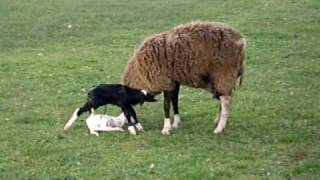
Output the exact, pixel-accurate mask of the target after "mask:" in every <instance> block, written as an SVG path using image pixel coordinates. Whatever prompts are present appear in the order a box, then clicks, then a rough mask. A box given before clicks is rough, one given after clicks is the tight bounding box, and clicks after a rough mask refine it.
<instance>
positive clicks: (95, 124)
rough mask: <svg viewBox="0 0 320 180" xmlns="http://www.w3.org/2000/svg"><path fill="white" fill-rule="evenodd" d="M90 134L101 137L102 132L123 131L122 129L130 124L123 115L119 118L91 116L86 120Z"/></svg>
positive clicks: (100, 115) (99, 115)
mask: <svg viewBox="0 0 320 180" xmlns="http://www.w3.org/2000/svg"><path fill="white" fill-rule="evenodd" d="M86 123H87V127H88V129H89V131H90V134H94V135H96V136H99V133H98V132H101V131H123V129H122V127H123V126H124V125H125V124H127V123H128V121H127V119H126V117H125V116H124V114H123V113H121V114H120V115H119V116H118V117H114V116H109V115H102V114H90V116H89V117H88V118H87V120H86Z"/></svg>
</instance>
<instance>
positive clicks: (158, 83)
mask: <svg viewBox="0 0 320 180" xmlns="http://www.w3.org/2000/svg"><path fill="white" fill-rule="evenodd" d="M245 45H246V41H245V39H244V38H243V37H242V35H241V34H240V33H239V32H238V31H237V30H235V29H234V28H232V27H230V26H228V25H226V24H223V23H218V22H199V21H197V22H193V23H190V24H185V25H179V26H177V27H175V28H173V29H171V30H168V31H165V32H162V33H159V34H157V35H154V36H151V37H148V38H146V39H145V40H144V42H143V43H142V44H141V45H140V47H139V48H138V49H137V50H136V51H135V52H134V54H133V56H132V57H131V59H130V60H129V62H128V64H127V67H126V69H125V71H124V73H123V77H122V84H124V85H127V86H129V87H131V88H135V89H146V90H148V91H149V92H152V93H160V92H162V91H165V90H172V89H173V88H174V86H175V82H179V83H181V84H183V85H187V86H191V87H194V88H204V89H209V90H210V91H212V92H213V93H215V94H219V95H230V94H231V93H232V91H233V89H234V87H235V86H236V82H237V79H238V78H240V80H241V78H242V75H243V71H244V48H245Z"/></svg>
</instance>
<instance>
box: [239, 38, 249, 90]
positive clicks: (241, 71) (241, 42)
mask: <svg viewBox="0 0 320 180" xmlns="http://www.w3.org/2000/svg"><path fill="white" fill-rule="evenodd" d="M237 45H238V46H239V47H240V48H241V50H240V55H241V56H242V59H241V62H240V69H239V72H238V80H239V86H241V84H242V81H243V76H244V66H245V62H244V58H245V57H244V56H245V52H244V51H245V49H246V46H247V41H246V39H245V38H242V39H240V40H239V41H238V42H237Z"/></svg>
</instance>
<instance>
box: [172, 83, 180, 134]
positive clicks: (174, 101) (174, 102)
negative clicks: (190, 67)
mask: <svg viewBox="0 0 320 180" xmlns="http://www.w3.org/2000/svg"><path fill="white" fill-rule="evenodd" d="M179 90H180V84H178V83H176V87H175V89H174V90H173V96H172V106H173V113H174V116H173V120H174V121H173V123H172V128H178V127H179V126H180V124H181V118H180V115H179V106H178V103H179Z"/></svg>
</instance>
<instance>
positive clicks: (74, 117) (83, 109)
mask: <svg viewBox="0 0 320 180" xmlns="http://www.w3.org/2000/svg"><path fill="white" fill-rule="evenodd" d="M92 109H93V105H92V102H90V101H88V102H86V103H85V104H84V105H83V106H82V107H80V108H77V109H76V110H75V111H74V113H73V115H72V117H71V118H70V119H69V120H68V122H67V123H66V125H65V126H64V128H63V129H64V130H65V131H66V130H68V129H69V128H70V127H71V126H72V125H73V123H74V122H75V121H76V120H77V118H78V117H79V116H80V115H81V114H82V113H84V112H87V111H91V110H92Z"/></svg>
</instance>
